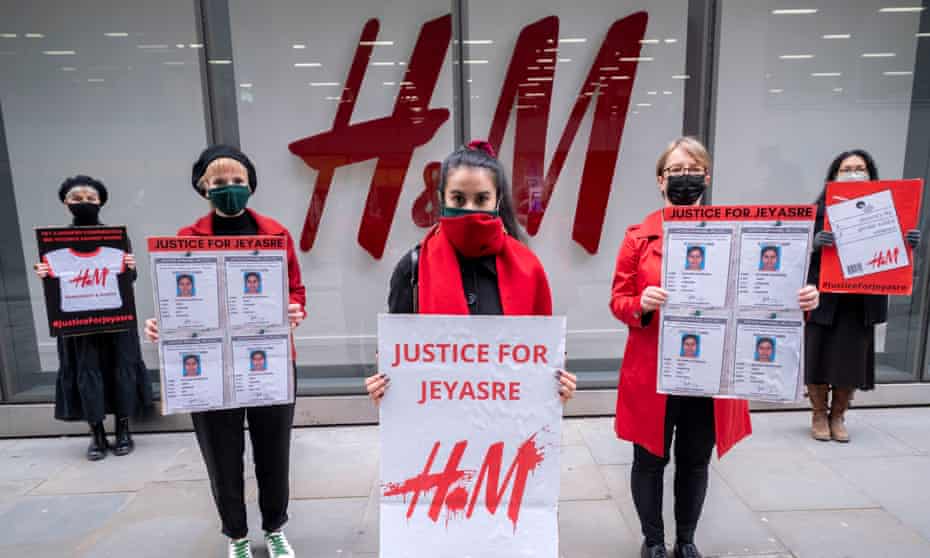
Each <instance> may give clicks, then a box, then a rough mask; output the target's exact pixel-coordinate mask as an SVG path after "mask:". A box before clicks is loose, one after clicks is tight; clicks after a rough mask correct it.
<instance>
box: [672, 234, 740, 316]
mask: <svg viewBox="0 0 930 558" xmlns="http://www.w3.org/2000/svg"><path fill="white" fill-rule="evenodd" d="M667 235H668V239H667V244H666V245H667V251H666V252H665V254H664V255H663V257H664V258H665V261H664V262H663V265H664V267H665V279H664V281H663V283H662V286H663V287H664V288H665V290H667V291H668V293H669V298H668V304H669V305H676V304H687V305H689V306H695V307H701V308H722V307H723V306H725V305H726V303H727V285H728V281H729V276H730V249H731V246H732V244H733V229H731V228H722V227H713V228H702V227H697V226H695V227H687V228H686V227H674V228H669V229H668V232H667Z"/></svg>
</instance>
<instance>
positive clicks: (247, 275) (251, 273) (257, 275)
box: [245, 271, 262, 281]
mask: <svg viewBox="0 0 930 558" xmlns="http://www.w3.org/2000/svg"><path fill="white" fill-rule="evenodd" d="M249 277H254V278H255V279H257V280H259V281H261V280H262V276H261V275H259V274H258V272H256V271H250V272H248V273H246V274H245V280H246V281H248V280H249Z"/></svg>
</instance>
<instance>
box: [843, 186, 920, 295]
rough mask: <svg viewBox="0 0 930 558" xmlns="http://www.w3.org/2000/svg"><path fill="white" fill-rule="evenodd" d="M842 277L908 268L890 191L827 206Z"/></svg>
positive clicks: (896, 213)
mask: <svg viewBox="0 0 930 558" xmlns="http://www.w3.org/2000/svg"><path fill="white" fill-rule="evenodd" d="M827 217H828V218H829V219H830V227H831V228H832V229H833V234H834V235H835V239H836V249H837V252H838V253H839V256H840V264H841V266H842V269H843V277H844V278H846V279H852V278H854V277H861V276H863V275H869V274H870V273H878V272H880V271H888V270H890V269H897V268H899V267H905V266H907V265H908V262H909V260H908V257H907V249H905V247H904V237H903V236H902V234H901V225H900V222H899V221H898V212H897V211H896V210H895V207H894V200H893V199H892V197H891V190H884V191H881V192H876V193H875V194H870V195H868V196H862V197H861V198H855V199H852V200H849V201H845V202H840V203H837V204H833V205H828V206H827Z"/></svg>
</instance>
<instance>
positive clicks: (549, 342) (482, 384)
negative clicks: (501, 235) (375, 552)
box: [378, 314, 565, 558]
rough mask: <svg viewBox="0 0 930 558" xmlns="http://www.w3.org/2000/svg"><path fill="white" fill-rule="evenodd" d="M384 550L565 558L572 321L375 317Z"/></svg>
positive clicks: (415, 556) (404, 554)
mask: <svg viewBox="0 0 930 558" xmlns="http://www.w3.org/2000/svg"><path fill="white" fill-rule="evenodd" d="M378 350H379V352H378V366H379V370H380V371H381V372H382V373H384V374H386V375H387V376H388V377H389V378H390V388H389V389H388V390H387V392H386V393H385V396H384V399H383V400H382V402H381V510H380V511H381V514H380V515H381V545H380V548H381V554H380V555H381V558H420V557H423V556H429V557H430V558H462V557H463V556H469V557H471V558H500V557H503V556H506V557H518V556H526V557H534V558H557V556H558V521H557V506H558V499H559V446H560V437H561V421H562V404H561V401H560V399H559V396H558V385H559V384H558V379H557V377H556V374H557V370H558V369H560V368H562V367H563V366H564V353H565V318H564V317H553V318H550V317H500V316H423V315H386V314H385V315H380V316H379V317H378Z"/></svg>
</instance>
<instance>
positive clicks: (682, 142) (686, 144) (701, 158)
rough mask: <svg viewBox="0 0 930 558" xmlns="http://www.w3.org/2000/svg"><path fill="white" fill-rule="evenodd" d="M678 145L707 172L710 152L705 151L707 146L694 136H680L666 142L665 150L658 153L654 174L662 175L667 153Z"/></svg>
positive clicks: (670, 152)
mask: <svg viewBox="0 0 930 558" xmlns="http://www.w3.org/2000/svg"><path fill="white" fill-rule="evenodd" d="M679 147H680V148H682V149H684V150H685V153H687V154H688V155H691V156H692V157H693V158H694V160H695V161H697V162H698V163H699V164H700V165H701V166H703V167H704V168H705V169H706V170H707V172H710V153H708V152H707V148H706V147H704V144H702V143H701V142H700V141H698V140H697V138H695V137H692V136H682V137H680V138H678V139H676V140H675V141H673V142H672V143H670V144H668V147H666V148H665V151H663V152H662V154H661V155H659V160H658V161H657V162H656V176H662V173H663V172H664V171H665V163H666V161H668V157H669V155H671V154H672V151H675V150H676V149H678V148H679Z"/></svg>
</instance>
